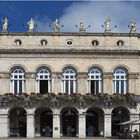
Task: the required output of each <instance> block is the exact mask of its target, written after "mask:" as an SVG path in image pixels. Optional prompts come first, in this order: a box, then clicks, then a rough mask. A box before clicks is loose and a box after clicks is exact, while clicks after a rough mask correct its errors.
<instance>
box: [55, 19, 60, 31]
mask: <svg viewBox="0 0 140 140" xmlns="http://www.w3.org/2000/svg"><path fill="white" fill-rule="evenodd" d="M59 24H60V21H59V20H58V19H56V20H55V21H54V32H60V27H59Z"/></svg>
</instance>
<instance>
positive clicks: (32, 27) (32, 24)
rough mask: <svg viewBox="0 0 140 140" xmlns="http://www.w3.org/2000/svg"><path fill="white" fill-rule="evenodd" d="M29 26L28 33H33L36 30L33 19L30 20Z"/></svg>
mask: <svg viewBox="0 0 140 140" xmlns="http://www.w3.org/2000/svg"><path fill="white" fill-rule="evenodd" d="M27 24H28V31H29V32H33V31H34V29H35V21H34V20H33V18H30V20H29V21H28V23H27Z"/></svg>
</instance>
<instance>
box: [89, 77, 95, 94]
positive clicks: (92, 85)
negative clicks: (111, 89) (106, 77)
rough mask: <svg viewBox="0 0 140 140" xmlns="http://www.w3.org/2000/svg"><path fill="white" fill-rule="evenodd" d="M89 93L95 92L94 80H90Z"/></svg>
mask: <svg viewBox="0 0 140 140" xmlns="http://www.w3.org/2000/svg"><path fill="white" fill-rule="evenodd" d="M90 90H91V93H94V92H95V81H93V80H92V81H91V89H90Z"/></svg>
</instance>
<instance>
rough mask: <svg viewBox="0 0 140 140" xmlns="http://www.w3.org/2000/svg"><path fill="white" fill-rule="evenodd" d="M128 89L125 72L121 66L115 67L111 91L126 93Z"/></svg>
mask: <svg viewBox="0 0 140 140" xmlns="http://www.w3.org/2000/svg"><path fill="white" fill-rule="evenodd" d="M127 89H128V82H127V73H126V70H124V69H123V68H117V69H115V71H114V74H113V92H114V93H126V92H127Z"/></svg>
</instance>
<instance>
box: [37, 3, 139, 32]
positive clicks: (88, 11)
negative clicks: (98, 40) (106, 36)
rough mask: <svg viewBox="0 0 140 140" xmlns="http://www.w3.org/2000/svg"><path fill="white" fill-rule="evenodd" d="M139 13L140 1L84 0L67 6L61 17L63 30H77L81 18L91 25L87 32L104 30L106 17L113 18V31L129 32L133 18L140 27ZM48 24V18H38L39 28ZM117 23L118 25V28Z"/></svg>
mask: <svg viewBox="0 0 140 140" xmlns="http://www.w3.org/2000/svg"><path fill="white" fill-rule="evenodd" d="M139 14H140V2H128V1H125V2H121V1H119V2H117V1H116V2H113V1H108V2H104V1H102V2H95V1H94V2H93V1H84V2H73V3H72V4H71V5H70V6H69V7H66V8H65V9H64V12H63V15H61V17H60V18H59V19H60V20H61V24H63V25H64V28H62V29H61V31H63V32H77V31H78V30H79V29H78V28H76V27H75V25H76V24H78V25H79V21H80V19H82V20H83V21H84V24H85V26H88V25H91V27H90V28H89V29H87V32H103V31H104V29H103V28H102V25H103V24H104V21H105V18H106V17H109V18H110V19H111V26H112V32H129V29H128V24H130V21H131V20H132V19H134V20H135V21H136V23H137V26H138V27H140V26H139V25H140V18H139ZM51 23H52V22H51ZM46 24H47V19H45V18H44V20H43V19H42V20H41V21H40V20H38V25H39V26H38V30H39V31H46V30H45V29H46ZM115 25H117V28H116V29H115V28H114V26H115ZM138 31H139V30H138Z"/></svg>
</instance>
